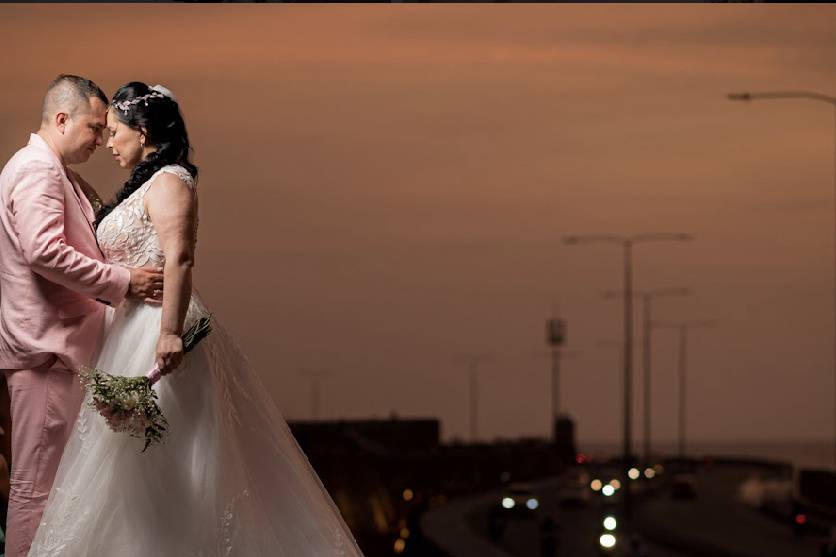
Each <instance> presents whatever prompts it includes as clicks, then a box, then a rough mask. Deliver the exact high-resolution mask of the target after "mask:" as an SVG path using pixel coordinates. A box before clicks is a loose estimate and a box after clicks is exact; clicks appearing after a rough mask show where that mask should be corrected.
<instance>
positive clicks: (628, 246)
mask: <svg viewBox="0 0 836 557" xmlns="http://www.w3.org/2000/svg"><path fill="white" fill-rule="evenodd" d="M692 239H693V237H692V236H691V235H690V234H685V233H678V232H677V233H651V234H637V235H634V236H620V235H616V234H585V235H570V236H565V237H564V238H563V242H564V243H565V244H566V245H570V246H574V245H580V244H593V243H606V244H616V245H618V246H620V247H621V249H622V251H623V255H624V289H623V293H624V449H623V454H622V460H623V466H622V468H623V470H622V472H623V476H624V478H623V479H624V484H625V485H628V484H629V481H628V478H627V470H628V469H629V468H630V466H631V461H632V456H633V436H632V428H633V415H632V389H633V246H635V245H636V244H640V243H647V242H666V241H667V242H687V241H690V240H692ZM624 511H625V515H626V517H627V518H630V517H631V516H632V512H633V507H632V497H631V495H630V490H629V489H628V490H626V492H625V496H624Z"/></svg>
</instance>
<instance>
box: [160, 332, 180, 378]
mask: <svg viewBox="0 0 836 557" xmlns="http://www.w3.org/2000/svg"><path fill="white" fill-rule="evenodd" d="M182 361H183V339H181V338H180V336H179V335H175V334H170V333H162V334H161V335H160V338H159V340H157V356H156V363H157V366H159V368H160V371H161V372H162V374H163V375H166V374H168V373H171V372H172V371H174V370H175V369H177V366H179V365H180V362H182Z"/></svg>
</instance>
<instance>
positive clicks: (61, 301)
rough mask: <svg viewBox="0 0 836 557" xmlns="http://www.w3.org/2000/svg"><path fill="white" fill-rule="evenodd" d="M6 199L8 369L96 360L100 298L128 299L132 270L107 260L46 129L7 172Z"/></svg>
mask: <svg viewBox="0 0 836 557" xmlns="http://www.w3.org/2000/svg"><path fill="white" fill-rule="evenodd" d="M0 202H1V203H2V206H0V369H6V370H16V369H31V368H34V367H36V366H39V365H42V364H44V363H46V362H48V361H50V360H53V359H54V358H55V357H57V358H58V359H59V360H61V362H60V363H59V364H58V367H65V368H67V369H73V368H74V367H76V366H77V365H78V364H85V365H92V363H93V362H92V359H93V358H95V356H96V351H97V350H98V348H99V343H100V341H101V337H102V334H103V330H104V319H105V306H104V305H103V304H102V303H100V302H97V301H96V299H97V298H98V299H102V300H107V301H108V302H110V303H113V304H116V303H119V302H121V301H122V300H123V299H124V297H125V295H126V294H127V291H128V284H129V282H130V273H129V271H128V270H127V269H124V268H121V267H117V266H114V265H108V264H106V263H104V262H103V256H102V252H101V250H100V249H99V246H98V243H97V242H96V235H95V232H94V230H93V221H94V219H95V215H94V213H93V209H92V207H91V206H90V203H89V201H87V198H86V197H85V195H84V194H83V193H82V191H81V189H80V188H79V187H78V185H77V184H75V183H73V182H72V181H70V179H69V178H68V177H67V173H66V170H65V168H64V166H63V164H62V163H61V161H60V160H59V158H58V156H57V155H56V154H55V153H54V152H53V151H52V149H50V147H49V145H47V143H46V141H44V139H43V138H41V137H40V136H39V135H37V134H32V136H31V138H30V140H29V144H28V145H27V146H26V147H24V148H23V149H21V150H19V151H18V152H17V153H15V155H14V156H13V157H12V158H11V160H10V161H9V162H8V163H7V164H6V166H5V168H3V171H2V173H0ZM60 364H63V365H60Z"/></svg>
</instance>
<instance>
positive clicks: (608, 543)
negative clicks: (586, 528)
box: [598, 534, 615, 549]
mask: <svg viewBox="0 0 836 557" xmlns="http://www.w3.org/2000/svg"><path fill="white" fill-rule="evenodd" d="M598 543H599V544H601V547H603V548H604V549H612V548H614V547H615V536H613V535H612V534H601V537H600V538H598Z"/></svg>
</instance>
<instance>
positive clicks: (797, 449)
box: [577, 439, 836, 470]
mask: <svg viewBox="0 0 836 557" xmlns="http://www.w3.org/2000/svg"><path fill="white" fill-rule="evenodd" d="M577 444H578V451H580V452H584V453H587V454H590V455H593V456H601V457H608V456H616V455H619V454H620V453H621V450H622V446H621V444H620V443H619V442H617V441H583V440H578V443H577ZM834 444H836V441H834V440H833V439H830V440H824V439H823V440H776V441H772V440H739V441H735V440H715V441H710V440H694V441H692V442H689V443H688V445H687V454H688V455H689V456H715V457H718V456H719V457H746V458H760V459H765V460H771V461H776V462H783V463H789V464H792V465H794V466H795V467H796V468H816V469H830V470H832V469H833V468H834V467H836V457H834ZM642 447H643V445H642V444H641V442H638V443H634V445H633V452H634V453H637V454H640V452H641V450H642ZM653 449H654V451H653V452H654V453H655V454H659V455H662V456H675V455H676V454H677V444H676V442H675V441H660V442H658V443H655V444H654V445H653Z"/></svg>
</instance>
